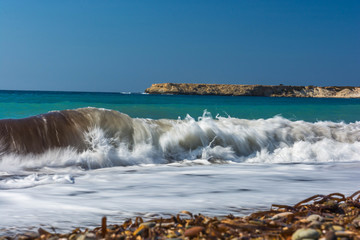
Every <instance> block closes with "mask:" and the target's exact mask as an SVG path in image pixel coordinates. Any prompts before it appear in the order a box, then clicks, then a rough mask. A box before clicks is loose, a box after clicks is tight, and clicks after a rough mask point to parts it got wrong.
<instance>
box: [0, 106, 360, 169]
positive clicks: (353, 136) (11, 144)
mask: <svg viewBox="0 0 360 240" xmlns="http://www.w3.org/2000/svg"><path fill="white" fill-rule="evenodd" d="M181 161H187V162H189V161H193V162H196V161H197V162H199V161H200V162H201V161H207V162H210V163H213V162H216V163H219V162H230V161H231V162H251V163H254V162H260V163H294V162H331V161H360V122H355V123H349V124H346V123H334V122H330V121H328V122H326V121H321V122H316V123H309V122H304V121H290V120H288V119H285V118H283V117H281V116H275V117H273V118H269V119H257V120H246V119H238V118H232V117H221V116H216V117H215V118H213V117H211V115H210V113H207V112H204V114H203V116H201V117H199V118H198V119H194V118H193V117H191V116H186V118H185V119H178V120H171V119H160V120H153V119H143V118H131V117H129V116H128V115H126V114H123V113H120V112H117V111H113V110H106V109H98V108H81V109H76V110H64V111H54V112H50V113H46V114H42V115H39V116H34V117H29V118H25V119H4V120H0V173H1V172H7V173H8V172H9V170H11V169H23V170H26V169H33V170H34V169H41V168H44V167H50V168H66V167H74V166H75V167H78V168H81V169H94V168H103V167H112V166H128V165H141V164H168V163H177V162H181Z"/></svg>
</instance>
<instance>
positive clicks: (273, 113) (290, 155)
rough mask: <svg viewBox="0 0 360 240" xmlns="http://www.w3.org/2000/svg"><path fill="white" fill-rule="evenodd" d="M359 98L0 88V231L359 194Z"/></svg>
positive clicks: (235, 211)
mask: <svg viewBox="0 0 360 240" xmlns="http://www.w3.org/2000/svg"><path fill="white" fill-rule="evenodd" d="M359 172H360V99H330V98H269V97H232V96H184V95H148V94H143V93H94V92H92V93H86V92H41V91H0V216H1V217H0V235H9V234H16V233H19V232H22V231H33V230H34V231H36V230H37V229H38V228H39V227H42V228H44V229H46V230H48V231H50V232H58V233H59V232H60V233H61V232H66V231H70V230H71V229H74V228H76V227H81V228H82V229H84V228H92V227H96V226H99V225H100V222H101V218H102V217H103V216H106V217H107V219H108V223H109V224H120V223H122V222H124V221H125V220H127V219H129V218H132V219H134V218H135V217H137V216H140V217H142V218H143V219H145V220H151V219H152V218H160V217H169V216H171V215H176V214H178V213H179V212H180V211H183V210H187V211H190V212H192V213H194V214H199V213H201V214H204V215H209V216H219V217H221V216H226V215H229V214H232V215H235V216H244V215H247V214H250V213H251V212H254V211H259V210H268V209H270V208H271V205H272V204H286V205H294V204H296V203H297V202H299V201H301V200H303V199H305V198H307V197H310V196H312V195H315V194H324V195H325V194H330V193H333V192H340V193H343V194H345V195H347V196H348V195H350V194H352V193H354V192H355V191H357V190H360V174H359Z"/></svg>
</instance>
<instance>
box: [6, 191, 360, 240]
mask: <svg viewBox="0 0 360 240" xmlns="http://www.w3.org/2000/svg"><path fill="white" fill-rule="evenodd" d="M359 200H360V191H357V192H355V193H354V194H352V195H350V196H348V197H346V196H344V195H343V194H341V193H332V194H329V195H319V194H318V195H314V196H312V197H309V198H307V199H304V200H302V201H300V202H298V203H297V204H295V205H294V206H287V205H277V204H273V205H272V206H271V207H270V209H269V210H268V211H257V212H254V213H252V214H250V215H248V216H244V217H236V216H233V215H231V214H230V215H228V216H226V217H208V216H204V215H202V214H196V215H193V214H192V213H190V212H188V211H181V212H180V213H179V214H177V215H176V216H172V217H169V218H157V219H152V220H151V221H147V222H144V221H143V219H142V218H141V217H137V218H136V219H128V220H126V221H125V222H124V223H122V224H121V225H117V224H115V225H107V222H106V221H107V219H106V217H103V218H102V219H101V224H100V225H99V226H98V227H96V228H94V229H85V230H84V231H82V230H81V229H80V228H76V229H74V230H73V231H71V232H68V233H51V232H49V231H47V230H44V229H42V228H39V229H38V231H37V232H35V231H33V232H26V233H21V234H17V235H15V236H1V237H0V239H1V240H5V239H18V240H30V239H31V240H32V239H41V240H44V239H52V240H55V239H61V240H65V239H70V240H86V239H87V240H89V239H293V240H297V239H305V238H306V239H319V238H320V239H338V238H341V239H360V202H359Z"/></svg>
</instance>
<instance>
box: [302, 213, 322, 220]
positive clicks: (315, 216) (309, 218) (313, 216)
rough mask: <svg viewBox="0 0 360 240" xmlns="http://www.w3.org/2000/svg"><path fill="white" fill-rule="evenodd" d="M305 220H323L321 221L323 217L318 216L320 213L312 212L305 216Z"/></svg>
mask: <svg viewBox="0 0 360 240" xmlns="http://www.w3.org/2000/svg"><path fill="white" fill-rule="evenodd" d="M306 220H307V221H308V222H313V221H318V222H323V221H324V218H323V217H322V216H320V215H317V214H312V215H310V216H308V217H307V218H306Z"/></svg>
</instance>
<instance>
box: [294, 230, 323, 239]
mask: <svg viewBox="0 0 360 240" xmlns="http://www.w3.org/2000/svg"><path fill="white" fill-rule="evenodd" d="M319 237H320V233H319V232H318V231H316V230H315V229H312V228H301V229H298V230H297V231H296V232H295V233H294V234H293V235H292V236H291V239H292V240H302V239H318V238H319Z"/></svg>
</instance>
